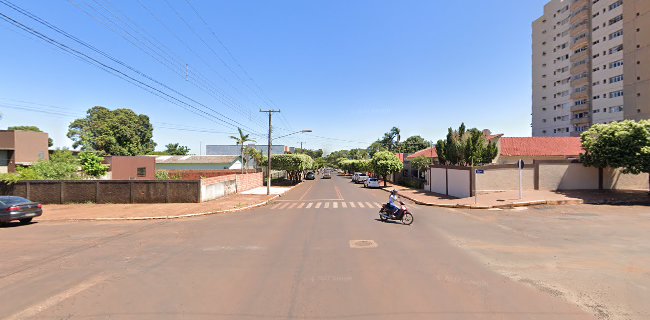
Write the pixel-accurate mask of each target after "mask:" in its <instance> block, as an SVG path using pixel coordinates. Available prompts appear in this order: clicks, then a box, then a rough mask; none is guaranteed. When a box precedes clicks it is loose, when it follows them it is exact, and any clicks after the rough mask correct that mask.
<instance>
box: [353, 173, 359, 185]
mask: <svg viewBox="0 0 650 320" xmlns="http://www.w3.org/2000/svg"><path fill="white" fill-rule="evenodd" d="M360 174H361V172H355V173H354V174H353V175H352V182H354V183H356V182H357V180H358V179H359V175H360Z"/></svg>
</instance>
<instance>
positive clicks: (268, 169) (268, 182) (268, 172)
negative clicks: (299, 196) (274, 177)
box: [260, 109, 280, 196]
mask: <svg viewBox="0 0 650 320" xmlns="http://www.w3.org/2000/svg"><path fill="white" fill-rule="evenodd" d="M260 112H267V113H268V114H269V145H268V148H269V149H268V150H267V157H268V163H267V167H266V195H267V196H268V195H271V147H272V146H273V143H272V141H271V133H272V132H273V126H272V122H273V113H275V112H278V113H279V112H280V110H273V109H269V110H262V109H260Z"/></svg>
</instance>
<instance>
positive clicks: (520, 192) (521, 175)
mask: <svg viewBox="0 0 650 320" xmlns="http://www.w3.org/2000/svg"><path fill="white" fill-rule="evenodd" d="M524 166H525V164H524V160H521V159H519V161H517V167H518V168H519V200H521V199H522V198H523V197H524V196H523V193H524V191H523V190H524V187H523V182H522V180H523V171H524Z"/></svg>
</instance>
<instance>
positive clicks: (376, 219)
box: [375, 218, 407, 227]
mask: <svg viewBox="0 0 650 320" xmlns="http://www.w3.org/2000/svg"><path fill="white" fill-rule="evenodd" d="M375 221H378V222H381V223H390V224H398V225H400V226H405V227H407V225H405V224H403V223H402V222H401V221H395V220H386V221H382V220H381V219H379V218H375Z"/></svg>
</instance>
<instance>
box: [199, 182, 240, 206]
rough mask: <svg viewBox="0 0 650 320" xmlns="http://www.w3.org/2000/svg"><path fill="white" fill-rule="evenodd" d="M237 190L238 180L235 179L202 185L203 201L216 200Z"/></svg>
mask: <svg viewBox="0 0 650 320" xmlns="http://www.w3.org/2000/svg"><path fill="white" fill-rule="evenodd" d="M236 192H237V182H236V181H235V180H228V181H224V182H218V183H214V184H210V185H201V202H205V201H210V200H214V199H217V198H221V197H223V196H225V195H229V194H233V193H236Z"/></svg>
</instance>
